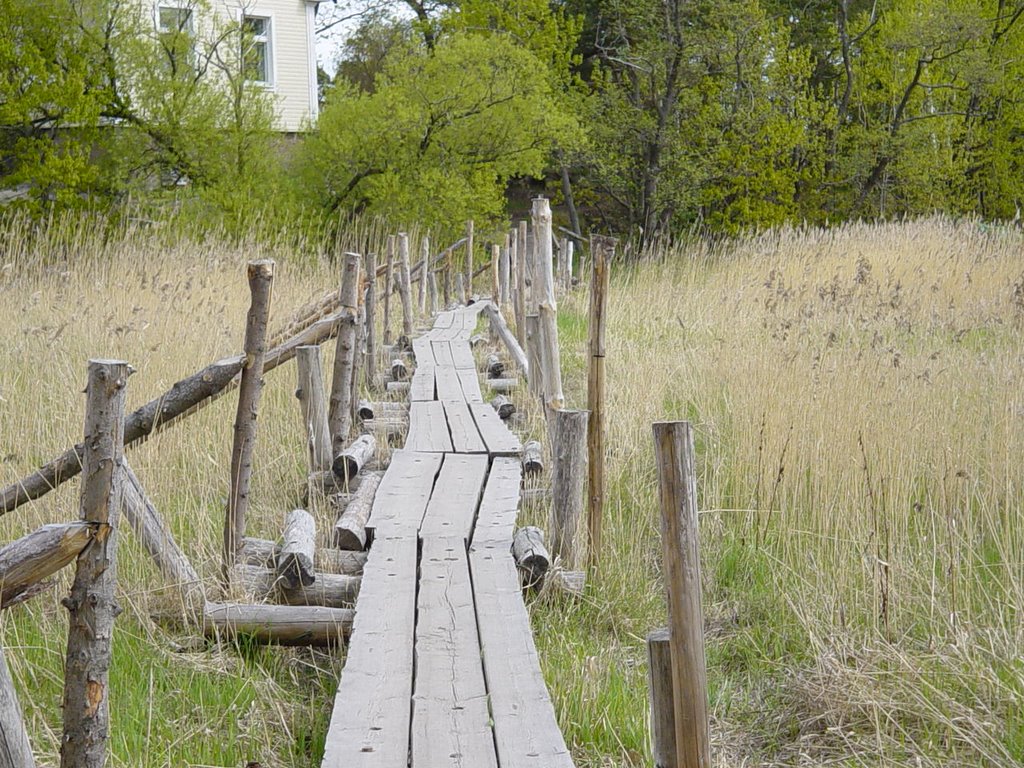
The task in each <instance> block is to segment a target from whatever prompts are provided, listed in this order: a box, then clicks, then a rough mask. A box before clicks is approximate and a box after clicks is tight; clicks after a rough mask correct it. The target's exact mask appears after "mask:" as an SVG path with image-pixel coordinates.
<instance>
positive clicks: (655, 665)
mask: <svg viewBox="0 0 1024 768" xmlns="http://www.w3.org/2000/svg"><path fill="white" fill-rule="evenodd" d="M647 661H648V664H647V683H648V687H649V689H650V702H651V757H652V758H654V768H676V765H677V763H676V713H675V703H674V701H673V698H674V697H673V695H672V648H671V645H670V643H669V631H668V628H667V627H664V628H662V629H655V630H653V631H651V632H650V633H648V635H647Z"/></svg>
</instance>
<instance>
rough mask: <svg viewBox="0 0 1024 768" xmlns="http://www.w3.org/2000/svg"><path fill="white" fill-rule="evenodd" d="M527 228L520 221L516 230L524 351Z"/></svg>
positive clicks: (518, 314) (517, 297) (520, 333)
mask: <svg viewBox="0 0 1024 768" xmlns="http://www.w3.org/2000/svg"><path fill="white" fill-rule="evenodd" d="M526 228H527V223H526V222H525V221H520V222H519V226H518V228H517V230H516V259H517V264H516V274H515V281H516V295H515V318H516V338H517V339H518V340H519V345H520V346H521V347H522V348H523V349H526V304H527V301H526V265H527V263H528V262H529V261H530V252H529V249H528V247H527V238H526V234H527V232H526ZM520 367H521V368H522V370H523V372H524V373H526V368H525V367H523V366H520ZM527 375H529V374H527Z"/></svg>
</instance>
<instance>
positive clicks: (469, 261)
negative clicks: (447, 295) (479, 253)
mask: <svg viewBox="0 0 1024 768" xmlns="http://www.w3.org/2000/svg"><path fill="white" fill-rule="evenodd" d="M465 274H466V276H465V278H464V279H463V281H464V283H465V285H464V286H463V287H464V289H465V291H466V295H465V296H464V297H463V299H462V303H463V304H465V303H466V301H467V300H468V299H469V298H470V297H471V296H472V295H473V220H472V219H470V220H469V221H467V222H466V270H465Z"/></svg>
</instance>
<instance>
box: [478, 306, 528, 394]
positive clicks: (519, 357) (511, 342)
mask: <svg viewBox="0 0 1024 768" xmlns="http://www.w3.org/2000/svg"><path fill="white" fill-rule="evenodd" d="M484 314H485V315H487V319H488V320H489V321H490V323H491V328H493V329H494V330H495V331H496V332H497V334H498V337H499V338H500V339H501V340H502V342H504V344H505V348H506V349H507V350H508V353H509V355H511V356H512V361H513V362H514V363H515V364H516V366H517V367H518V368H519V370H521V371H522V372H523V375H524V376H526V377H527V378H529V376H530V364H529V362H528V361H527V359H526V352H524V351H523V348H522V347H521V346H520V344H519V342H518V340H517V339H516V337H515V336H514V335H513V334H512V331H510V330H509V329H508V326H507V325H506V324H505V318H504V317H502V316H501V312H499V311H498V308H497V307H495V306H493V305H488V306H486V307H484Z"/></svg>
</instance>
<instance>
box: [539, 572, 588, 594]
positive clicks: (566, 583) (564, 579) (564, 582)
mask: <svg viewBox="0 0 1024 768" xmlns="http://www.w3.org/2000/svg"><path fill="white" fill-rule="evenodd" d="M586 586H587V572H586V571H565V570H562V569H561V568H559V569H557V570H554V571H551V572H550V573H548V575H547V579H546V580H545V587H547V588H549V589H557V590H558V591H559V592H564V593H565V594H567V595H569V596H570V597H581V596H582V595H583V592H584V590H585V589H586Z"/></svg>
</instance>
